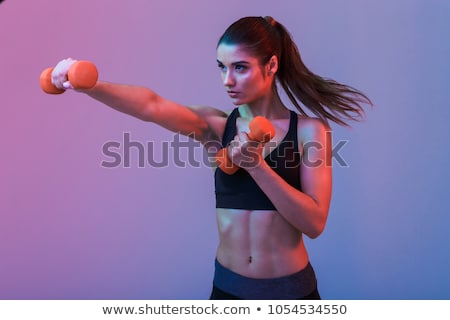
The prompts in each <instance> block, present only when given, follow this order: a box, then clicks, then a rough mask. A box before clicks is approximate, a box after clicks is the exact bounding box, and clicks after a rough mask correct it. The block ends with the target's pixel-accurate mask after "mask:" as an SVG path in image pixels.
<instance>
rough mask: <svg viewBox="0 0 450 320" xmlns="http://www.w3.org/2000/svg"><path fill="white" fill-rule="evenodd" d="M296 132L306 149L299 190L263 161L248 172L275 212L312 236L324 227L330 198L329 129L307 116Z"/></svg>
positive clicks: (316, 235) (316, 234) (320, 231)
mask: <svg viewBox="0 0 450 320" xmlns="http://www.w3.org/2000/svg"><path fill="white" fill-rule="evenodd" d="M300 135H301V136H302V141H303V146H304V147H305V148H306V149H307V150H305V149H304V152H303V157H302V163H301V170H300V172H301V173H300V175H301V185H302V191H299V190H297V189H296V188H294V187H292V186H291V185H289V184H288V183H287V182H286V181H285V180H284V179H283V178H281V177H280V176H279V175H278V174H277V173H276V172H275V171H273V170H272V168H271V167H270V166H269V165H268V164H267V163H266V162H265V161H260V162H259V165H257V166H253V167H251V168H249V169H248V172H249V173H250V175H251V176H252V177H253V179H254V180H255V181H256V183H257V184H258V185H259V186H260V188H261V189H262V190H263V191H264V193H265V194H266V195H267V197H268V198H269V199H270V200H271V201H272V203H273V204H274V206H275V208H276V209H277V211H278V212H279V214H281V215H282V216H283V217H284V218H285V219H286V220H287V221H288V222H289V223H290V224H292V225H293V226H294V227H295V228H297V229H298V230H299V231H301V232H302V233H304V234H306V235H307V236H308V237H310V238H316V237H318V236H319V235H320V234H321V233H322V231H323V230H324V228H325V224H326V220H327V217H328V211H329V207H330V201H331V184H332V174H331V139H330V131H329V130H328V129H327V127H326V126H325V125H324V124H322V123H321V122H319V121H318V120H311V121H309V122H308V124H307V125H306V126H304V127H303V128H302V130H301V133H300ZM308 146H309V147H308ZM305 157H307V159H305Z"/></svg>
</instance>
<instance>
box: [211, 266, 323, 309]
mask: <svg viewBox="0 0 450 320" xmlns="http://www.w3.org/2000/svg"><path fill="white" fill-rule="evenodd" d="M215 267H216V268H215V272H214V282H213V290H212V293H211V296H210V299H211V300H227V299H232V300H235V299H249V300H297V299H308V300H318V299H320V295H319V292H318V291H317V280H316V275H315V273H314V269H313V268H312V266H311V264H309V263H308V265H307V266H306V267H305V268H304V269H303V270H300V271H299V272H297V273H294V274H292V275H288V276H285V277H279V278H273V279H254V278H248V277H244V276H241V275H239V274H237V273H235V272H233V271H231V270H229V269H227V268H225V267H224V266H222V265H221V264H220V263H219V262H218V261H217V260H216V262H215Z"/></svg>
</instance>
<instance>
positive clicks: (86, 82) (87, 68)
mask: <svg viewBox="0 0 450 320" xmlns="http://www.w3.org/2000/svg"><path fill="white" fill-rule="evenodd" d="M52 71H53V68H47V69H45V70H44V71H42V73H41V76H40V78H39V82H40V84H41V88H42V90H43V91H44V92H46V93H50V94H59V93H63V92H64V91H65V90H64V89H59V88H57V87H55V86H54V85H53V83H52ZM67 79H68V80H69V82H70V84H71V86H72V87H73V88H74V89H90V88H92V87H94V86H95V84H96V83H97V80H98V71H97V67H96V66H95V65H94V64H93V63H92V62H89V61H77V62H75V63H74V64H72V65H71V66H70V69H69V72H68V73H67Z"/></svg>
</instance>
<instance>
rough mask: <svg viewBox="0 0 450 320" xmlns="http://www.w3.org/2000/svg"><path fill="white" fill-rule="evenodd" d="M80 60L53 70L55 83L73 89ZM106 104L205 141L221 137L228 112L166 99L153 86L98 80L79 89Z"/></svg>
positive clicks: (59, 64)
mask: <svg viewBox="0 0 450 320" xmlns="http://www.w3.org/2000/svg"><path fill="white" fill-rule="evenodd" d="M75 61H76V60H72V59H64V60H62V61H61V62H59V63H58V65H57V66H56V67H55V68H54V71H53V72H52V83H53V84H54V85H55V86H56V87H58V88H65V89H69V88H71V87H70V83H69V82H68V81H67V80H68V78H67V74H68V70H69V69H70V66H71V65H72V64H73V63H74V62H75ZM77 91H78V92H83V93H85V94H87V95H89V96H90V97H92V98H94V99H96V100H98V101H100V102H102V103H104V104H105V105H107V106H109V107H111V108H113V109H115V110H117V111H120V112H123V113H126V114H128V115H131V116H133V117H136V118H138V119H141V120H144V121H149V122H153V123H156V124H158V125H160V126H162V127H164V128H166V129H168V130H171V131H173V132H176V133H181V134H183V135H187V136H190V137H193V138H195V139H197V140H199V141H201V142H205V141H208V140H217V137H220V136H221V131H223V128H222V127H223V125H222V122H224V121H223V119H225V118H226V116H227V115H226V113H224V112H222V111H220V110H217V109H214V108H211V107H206V106H184V105H181V104H179V103H176V102H173V101H170V100H168V99H165V98H163V97H161V96H160V95H158V94H157V93H155V92H154V91H152V90H151V89H149V88H146V87H142V86H132V85H125V84H116V83H110V82H104V81H98V82H97V83H96V84H95V86H94V87H93V88H91V89H78V90H77Z"/></svg>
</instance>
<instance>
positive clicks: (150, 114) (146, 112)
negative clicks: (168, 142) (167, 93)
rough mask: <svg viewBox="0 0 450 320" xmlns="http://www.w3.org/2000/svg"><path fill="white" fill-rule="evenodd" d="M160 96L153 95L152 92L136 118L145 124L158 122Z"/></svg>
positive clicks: (147, 96) (148, 93) (149, 92)
mask: <svg viewBox="0 0 450 320" xmlns="http://www.w3.org/2000/svg"><path fill="white" fill-rule="evenodd" d="M157 99H158V96H156V95H155V94H153V93H152V92H151V91H150V90H149V91H148V92H147V95H146V97H145V99H144V103H143V105H142V107H141V108H140V111H139V112H138V114H137V115H136V118H138V119H140V120H142V121H145V122H156V121H157V120H156V119H157V117H158V101H157Z"/></svg>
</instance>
